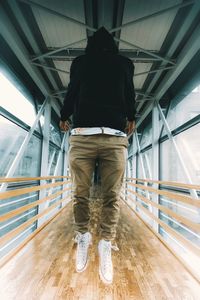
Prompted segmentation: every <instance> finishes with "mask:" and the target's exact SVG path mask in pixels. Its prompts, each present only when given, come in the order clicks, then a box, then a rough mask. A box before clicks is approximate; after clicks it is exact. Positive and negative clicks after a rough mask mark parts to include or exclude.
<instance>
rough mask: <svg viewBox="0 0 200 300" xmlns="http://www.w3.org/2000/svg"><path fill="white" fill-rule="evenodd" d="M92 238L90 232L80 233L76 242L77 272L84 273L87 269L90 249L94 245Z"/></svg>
mask: <svg viewBox="0 0 200 300" xmlns="http://www.w3.org/2000/svg"><path fill="white" fill-rule="evenodd" d="M91 241H92V236H91V234H90V232H86V233H83V234H82V233H80V232H79V233H78V234H77V236H76V238H75V242H77V244H78V245H77V251H76V271H77V272H79V273H80V272H83V271H85V269H86V268H87V263H88V248H89V245H91V244H92V242H91Z"/></svg>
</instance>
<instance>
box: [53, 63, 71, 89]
mask: <svg viewBox="0 0 200 300" xmlns="http://www.w3.org/2000/svg"><path fill="white" fill-rule="evenodd" d="M54 64H55V67H56V68H57V69H60V70H64V71H70V66H71V61H54ZM58 74H59V76H60V79H61V81H62V84H63V86H64V87H67V85H68V83H69V73H68V74H67V73H62V72H58Z"/></svg>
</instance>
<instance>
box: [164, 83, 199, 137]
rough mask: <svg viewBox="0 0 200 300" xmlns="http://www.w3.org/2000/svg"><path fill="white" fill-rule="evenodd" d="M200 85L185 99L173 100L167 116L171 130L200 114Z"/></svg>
mask: <svg viewBox="0 0 200 300" xmlns="http://www.w3.org/2000/svg"><path fill="white" fill-rule="evenodd" d="M199 98H200V86H198V87H197V88H196V89H194V90H193V91H192V92H191V93H190V94H189V95H187V96H186V97H185V98H184V99H183V100H181V101H180V100H179V99H175V100H173V101H172V104H171V107H170V110H169V112H168V116H167V122H168V124H169V127H170V129H171V130H173V129H175V128H177V127H179V126H180V125H182V124H184V123H186V122H187V121H189V120H191V119H192V118H194V117H196V116H197V115H199V114H200V101H199ZM163 135H166V130H165V129H164V130H163V134H162V136H163Z"/></svg>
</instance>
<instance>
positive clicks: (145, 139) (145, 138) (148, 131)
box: [140, 123, 152, 149]
mask: <svg viewBox="0 0 200 300" xmlns="http://www.w3.org/2000/svg"><path fill="white" fill-rule="evenodd" d="M151 143H152V124H151V123H150V124H148V126H146V127H145V129H144V131H143V133H142V139H141V142H140V148H141V149H143V148H145V147H146V146H148V145H150V144H151Z"/></svg>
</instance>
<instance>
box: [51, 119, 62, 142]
mask: <svg viewBox="0 0 200 300" xmlns="http://www.w3.org/2000/svg"><path fill="white" fill-rule="evenodd" d="M50 140H51V141H52V142H53V143H54V144H56V145H58V146H59V147H60V146H61V136H60V132H59V131H58V130H57V129H56V128H55V127H54V126H53V125H52V124H50Z"/></svg>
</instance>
